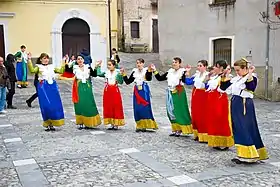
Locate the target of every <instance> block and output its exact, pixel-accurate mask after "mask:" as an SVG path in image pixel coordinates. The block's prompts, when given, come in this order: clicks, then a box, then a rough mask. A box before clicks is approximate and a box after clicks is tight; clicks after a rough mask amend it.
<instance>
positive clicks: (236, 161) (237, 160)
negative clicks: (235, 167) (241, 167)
mask: <svg viewBox="0 0 280 187" xmlns="http://www.w3.org/2000/svg"><path fill="white" fill-rule="evenodd" d="M231 161H232V162H234V163H235V164H242V162H241V161H240V160H239V159H237V158H233V159H231Z"/></svg>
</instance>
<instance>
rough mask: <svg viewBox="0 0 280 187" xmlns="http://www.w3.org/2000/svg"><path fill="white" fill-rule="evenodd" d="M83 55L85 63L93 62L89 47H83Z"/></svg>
mask: <svg viewBox="0 0 280 187" xmlns="http://www.w3.org/2000/svg"><path fill="white" fill-rule="evenodd" d="M81 56H82V57H83V58H84V64H89V65H90V64H91V63H92V59H91V56H90V54H89V51H88V50H87V49H83V50H82V51H81Z"/></svg>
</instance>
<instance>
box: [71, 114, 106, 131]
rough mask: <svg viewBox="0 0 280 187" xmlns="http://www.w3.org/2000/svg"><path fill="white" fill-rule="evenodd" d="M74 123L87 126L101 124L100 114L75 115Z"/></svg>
mask: <svg viewBox="0 0 280 187" xmlns="http://www.w3.org/2000/svg"><path fill="white" fill-rule="evenodd" d="M76 125H84V126H86V127H89V128H92V127H97V126H99V125H101V118H100V115H99V114H97V115H95V116H92V117H86V116H82V115H76Z"/></svg>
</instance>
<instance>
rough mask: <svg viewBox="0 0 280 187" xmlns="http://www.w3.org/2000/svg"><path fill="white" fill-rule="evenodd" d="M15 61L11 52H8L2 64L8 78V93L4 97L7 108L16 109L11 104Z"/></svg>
mask: <svg viewBox="0 0 280 187" xmlns="http://www.w3.org/2000/svg"><path fill="white" fill-rule="evenodd" d="M15 62H16V60H15V56H14V55H13V54H8V55H7V58H6V62H5V64H4V65H5V67H6V70H7V72H8V75H9V79H10V89H8V93H7V97H6V100H7V108H8V109H16V107H15V106H13V97H14V94H15V87H16V82H17V77H16V71H15V66H14V63H15Z"/></svg>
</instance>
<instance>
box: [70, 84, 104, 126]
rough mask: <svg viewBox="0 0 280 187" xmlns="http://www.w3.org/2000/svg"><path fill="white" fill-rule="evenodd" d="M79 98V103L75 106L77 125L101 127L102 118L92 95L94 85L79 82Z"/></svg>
mask: <svg viewBox="0 0 280 187" xmlns="http://www.w3.org/2000/svg"><path fill="white" fill-rule="evenodd" d="M78 97H79V99H78V103H75V104H74V108H75V114H76V124H77V125H84V126H86V127H89V128H93V127H97V126H98V125H100V124H101V118H100V115H99V113H98V110H97V107H96V103H95V100H94V96H93V93H92V85H91V83H90V82H89V81H87V82H86V83H82V82H81V81H78Z"/></svg>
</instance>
